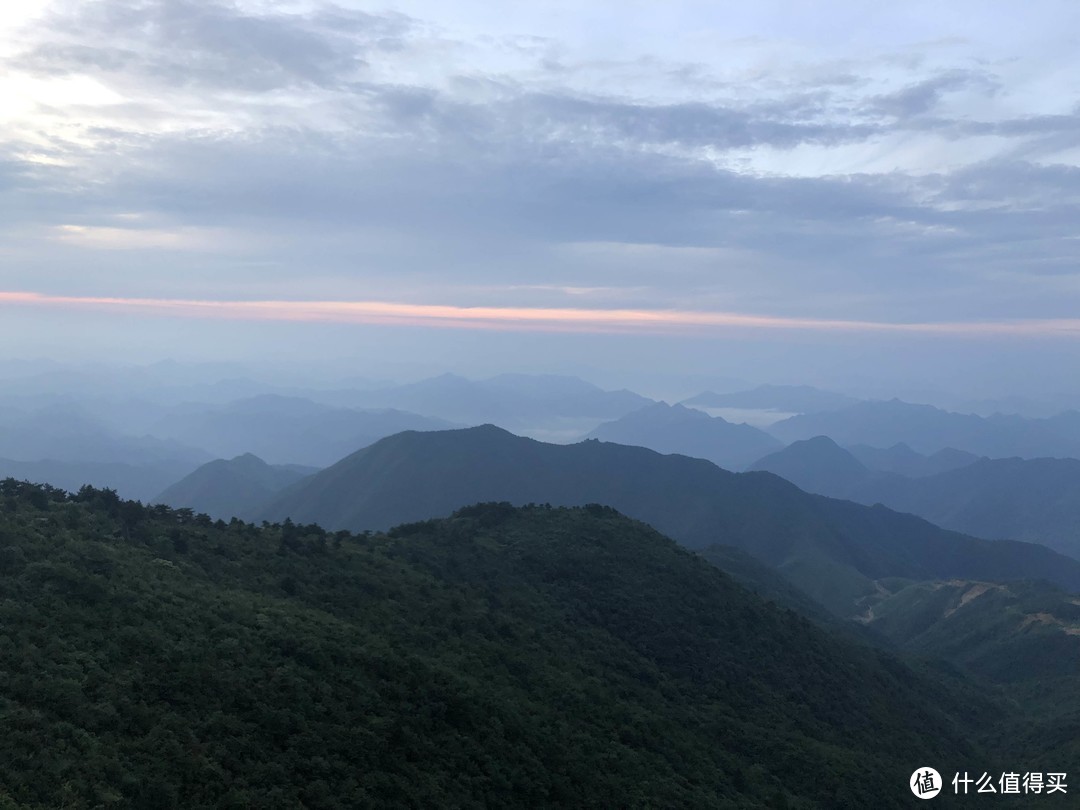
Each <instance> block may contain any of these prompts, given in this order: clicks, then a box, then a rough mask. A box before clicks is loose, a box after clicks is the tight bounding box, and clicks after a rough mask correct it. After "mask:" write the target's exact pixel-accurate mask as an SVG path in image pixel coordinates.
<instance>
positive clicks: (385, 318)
mask: <svg viewBox="0 0 1080 810" xmlns="http://www.w3.org/2000/svg"><path fill="white" fill-rule="evenodd" d="M0 306H18V307H41V308H54V309H82V310H91V311H98V312H116V313H130V314H133V315H135V314H141V315H148V316H161V317H180V318H213V319H224V320H255V321H294V322H295V321H299V322H313V323H356V324H400V325H408V326H434V327H449V328H463V329H507V330H519V331H560V332H684V331H701V330H711V329H725V328H735V329H786V330H804V331H819V332H884V333H888V332H892V333H924V334H951V335H970V336H980V335H983V336H995V335H997V336H1004V335H1016V336H1025V335H1026V336H1032V337H1039V336H1042V337H1047V336H1077V337H1080V319H1057V320H1016V321H997V322H987V321H982V322H953V323H949V322H925V323H895V322H886V321H858V320H830V319H819V318H796V317H781V316H767V315H745V314H739V313H731V312H697V311H688V310H671V309H665V310H643V309H576V308H551V307H549V308H542V307H536V308H533V307H463V306H451V305H441V304H403V303H393V302H386V301H210V300H191V299H171V298H119V297H100V296H66V295H45V294H42V293H33V292H0Z"/></svg>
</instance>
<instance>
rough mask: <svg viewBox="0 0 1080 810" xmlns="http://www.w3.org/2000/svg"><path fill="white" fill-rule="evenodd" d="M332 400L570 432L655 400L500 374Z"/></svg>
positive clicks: (562, 379) (572, 382)
mask: <svg viewBox="0 0 1080 810" xmlns="http://www.w3.org/2000/svg"><path fill="white" fill-rule="evenodd" d="M333 399H334V401H335V402H337V403H338V404H342V405H348V406H350V407H363V408H398V409H401V410H406V411H412V412H414V413H419V414H424V415H425V416H432V417H437V418H440V419H447V420H450V421H451V422H457V423H459V424H466V425H478V424H483V423H489V422H490V423H492V424H497V425H500V426H501V427H505V428H509V429H521V428H529V429H535V428H538V427H539V428H546V429H547V430H549V431H552V432H554V431H558V430H559V429H560V427H561V426H562V423H564V422H565V423H567V424H568V425H569V428H567V429H569V430H571V431H572V435H580V434H581V432H582V431H583V430H585V429H586V428H583V427H577V429H576V431H574V427H575V426H576V425H578V424H579V422H581V421H583V422H586V423H590V424H591V425H595V424H597V423H599V422H602V421H605V420H610V419H617V418H619V417H620V416H624V415H625V414H628V413H630V412H631V411H635V410H638V409H640V408H642V407H643V406H645V405H647V404H649V403H650V402H652V400H650V399H648V398H646V397H643V396H641V395H639V394H635V393H633V392H632V391H625V390H620V391H605V390H604V389H602V388H599V387H598V386H595V385H592V384H591V383H588V382H585V381H584V380H581V379H578V378H577V377H567V376H561V375H554V374H500V375H498V376H495V377H491V378H490V379H486V380H469V379H466V378H465V377H461V376H458V375H456V374H443V375H441V376H439V377H432V378H431V379H427V380H422V381H420V382H416V383H410V384H408V385H398V386H393V387H390V388H382V389H378V390H375V391H345V392H339V393H338V394H337V395H336V396H335V397H333Z"/></svg>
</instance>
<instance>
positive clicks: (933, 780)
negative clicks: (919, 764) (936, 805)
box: [908, 767, 942, 799]
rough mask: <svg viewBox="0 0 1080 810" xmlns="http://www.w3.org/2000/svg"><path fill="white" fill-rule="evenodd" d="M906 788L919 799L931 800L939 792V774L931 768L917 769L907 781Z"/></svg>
mask: <svg viewBox="0 0 1080 810" xmlns="http://www.w3.org/2000/svg"><path fill="white" fill-rule="evenodd" d="M908 787H910V788H911V792H912V793H914V794H915V796H916V797H917V798H919V799H932V798H934V797H935V796H937V795H938V794H939V793H940V792H941V787H942V785H941V774H940V773H938V772H937V771H935V770H934V769H933V768H926V767H923V768H919V769H918V770H917V771H915V773H913V774H912V775H911V778H910V779H909V780H908Z"/></svg>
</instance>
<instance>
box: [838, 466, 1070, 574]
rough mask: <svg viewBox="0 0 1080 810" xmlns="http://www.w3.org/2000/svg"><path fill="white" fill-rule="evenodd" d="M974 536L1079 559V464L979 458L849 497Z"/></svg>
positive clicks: (879, 483) (879, 484)
mask: <svg viewBox="0 0 1080 810" xmlns="http://www.w3.org/2000/svg"><path fill="white" fill-rule="evenodd" d="M851 497H852V499H853V500H857V501H860V502H862V503H870V502H880V503H883V504H885V505H886V506H889V507H890V508H892V509H897V510H900V511H903V512H911V513H913V514H916V515H920V516H922V517H925V518H926V519H927V520H930V521H933V522H934V523H937V524H939V525H941V526H945V527H947V528H950V529H956V530H957V531H963V532H967V533H968V534H974V535H976V536H978V537H990V538H998V537H1006V538H1010V539H1013V540H1025V541H1029V542H1037V543H1042V544H1043V545H1046V546H1049V547H1050V548H1053V549H1056V550H1058V551H1060V552H1063V553H1065V554H1069V555H1070V556H1073V557H1076V558H1080V461H1078V460H1076V459H1056V458H1038V459H1019V458H1004V459H981V460H979V461H977V462H975V463H974V464H971V465H968V466H966V467H961V468H960V469H958V470H951V471H949V472H946V473H942V474H940V475H935V476H932V477H929V478H918V479H904V480H878V481H874V482H868V483H867V484H866V485H865V486H863V487H861V488H858V489H856V490H854V491H852V493H851Z"/></svg>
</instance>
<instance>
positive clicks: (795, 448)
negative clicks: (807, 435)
mask: <svg viewBox="0 0 1080 810" xmlns="http://www.w3.org/2000/svg"><path fill="white" fill-rule="evenodd" d="M747 469H748V470H750V471H755V470H756V471H764V472H770V473H772V474H773V475H779V476H780V477H781V478H783V479H785V480H787V481H790V482H791V483H793V484H794V485H795V486H797V487H799V489H803V490H806V491H807V492H814V493H816V494H819V495H829V496H830V497H836V498H843V497H846V496H847V493H848V492H850V491H851V490H852V489H855V488H856V487H858V486H860V485H863V484H865V483H866V482H867V481H868V480H869V479H871V478H873V477H875V475H874V473H872V472H871V471H870V470H868V469H867V468H866V467H865V466H864V465H863V464H862V463H861V462H860V461H859V460H858V459H857V458H855V456H854V455H852V454H851V453H849V452H848V451H847V450H845V449H844V448H842V447H840V446H839V445H838V444H837V443H836V442H834V441H833V440H832V439H830V438H829V437H828V436H815V437H814V438H813V439H804V440H803V441H798V442H792V443H791V444H789V445H788V446H787V447H785V448H784V449H783V450H778V451H777V452H775V453H771V454H769V455H767V456H765V457H764V458H761V459H758V460H757V461H755V462H754V463H753V464H751V465H750V466H749V467H748V468H747Z"/></svg>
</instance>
